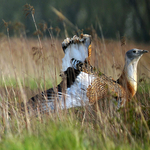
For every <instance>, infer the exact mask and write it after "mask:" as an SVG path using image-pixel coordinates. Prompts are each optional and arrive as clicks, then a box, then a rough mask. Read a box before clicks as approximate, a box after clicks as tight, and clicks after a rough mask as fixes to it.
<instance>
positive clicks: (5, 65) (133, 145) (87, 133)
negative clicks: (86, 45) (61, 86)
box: [0, 14, 150, 150]
mask: <svg viewBox="0 0 150 150" xmlns="http://www.w3.org/2000/svg"><path fill="white" fill-rule="evenodd" d="M32 15H33V14H32ZM33 17H34V16H33ZM35 26H36V24H35ZM20 34H21V33H20ZM20 37H21V38H10V37H9V36H8V35H7V36H3V37H2V38H1V39H0V53H1V55H0V70H1V75H0V89H1V90H0V149H1V150H3V149H4V150H5V149H7V150H11V149H12V150H17V149H18V150H21V149H22V150H24V149H33V150H34V149H36V150H38V149H39V150H40V149H57V150H58V149H81V150H82V149H83V150H84V149H92V150H93V149H104V150H105V149H112V150H113V149H118V150H119V149H125V150H127V149H128V150H130V149H132V150H133V149H149V146H150V144H149V142H150V130H149V129H150V93H149V91H150V84H149V78H150V73H149V70H150V69H149V67H150V65H149V63H148V62H149V58H150V54H146V55H144V56H143V57H142V58H141V60H140V62H139V65H138V78H139V81H140V82H139V83H138V85H139V86H138V92H137V94H136V96H135V97H134V98H133V99H132V101H131V102H129V103H128V104H127V107H125V108H122V109H121V110H119V111H117V112H111V110H110V109H106V110H104V111H100V112H98V113H97V114H95V112H93V111H92V108H86V107H85V108H73V109H70V110H68V111H60V112H59V113H56V114H55V113H53V114H51V113H50V114H40V113H39V114H38V115H37V116H34V115H33V114H28V112H22V111H21V107H20V104H21V102H23V103H26V102H27V101H28V99H29V98H30V97H32V96H34V95H35V94H36V93H38V92H40V91H43V90H45V89H48V88H51V87H53V86H55V85H57V84H58V83H59V82H60V81H61V78H60V77H59V73H60V70H61V59H62V58H63V56H64V54H63V50H62V49H61V42H62V40H58V39H54V38H53V37H51V39H48V38H47V37H46V38H43V39H42V40H41V39H40V37H39V36H38V41H37V40H35V39H28V38H26V37H22V36H21V35H20ZM7 38H8V39H7ZM39 43H40V44H39ZM134 47H137V48H142V49H150V46H149V45H145V44H139V43H134V42H131V43H130V42H127V45H124V46H121V44H120V41H113V40H105V42H104V39H103V40H101V39H98V38H94V39H93V42H92V65H93V66H95V67H96V68H98V69H99V70H101V71H102V72H103V73H105V74H106V75H108V76H112V77H113V78H114V79H117V78H118V76H119V75H120V73H121V71H122V69H123V64H124V54H125V52H126V51H127V50H129V49H132V48H134Z"/></svg>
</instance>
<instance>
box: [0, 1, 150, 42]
mask: <svg viewBox="0 0 150 150" xmlns="http://www.w3.org/2000/svg"><path fill="white" fill-rule="evenodd" d="M27 3H28V4H30V5H31V6H33V7H34V8H35V20H36V23H37V24H38V25H39V29H40V26H41V25H42V24H46V26H47V27H48V28H51V29H52V28H53V29H54V30H53V34H54V35H58V37H64V26H65V28H66V29H67V31H68V33H69V34H70V35H71V34H74V31H75V30H74V28H72V27H71V26H70V25H69V24H67V23H66V24H63V19H62V18H59V17H58V16H57V15H56V14H55V13H54V12H53V11H52V9H51V6H53V7H54V8H56V9H57V10H58V11H60V12H61V13H62V14H63V15H64V16H65V17H66V18H67V19H68V20H69V21H70V22H72V23H73V25H75V26H77V27H78V29H80V30H83V32H84V33H90V32H91V30H94V31H95V32H96V33H97V34H98V36H100V37H101V36H102V35H103V36H104V38H109V39H118V38H119V37H121V36H126V37H127V38H128V39H130V40H134V41H140V42H149V41H150V0H142V1H141V0H26V1H24V0H0V32H1V33H6V29H5V26H4V22H3V20H2V19H4V20H5V21H6V22H9V32H10V35H11V36H12V35H13V36H14V35H15V36H17V32H18V31H17V30H18V28H20V29H19V32H21V28H24V29H25V33H26V35H27V36H28V37H31V36H33V33H34V32H35V27H34V24H33V20H32V17H31V15H28V16H26V13H24V11H23V9H24V5H25V4H27ZM19 22H20V23H19ZM59 29H60V30H59ZM44 35H48V30H46V31H44Z"/></svg>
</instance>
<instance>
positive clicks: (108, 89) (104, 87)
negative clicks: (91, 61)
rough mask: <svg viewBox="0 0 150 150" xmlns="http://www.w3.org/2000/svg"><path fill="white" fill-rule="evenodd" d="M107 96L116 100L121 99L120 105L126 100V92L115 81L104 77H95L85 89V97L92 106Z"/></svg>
mask: <svg viewBox="0 0 150 150" xmlns="http://www.w3.org/2000/svg"><path fill="white" fill-rule="evenodd" d="M108 96H110V97H112V98H115V99H116V100H119V99H121V100H122V101H121V102H120V105H122V104H124V100H126V91H125V90H124V89H123V87H122V86H121V85H119V84H118V83H116V81H114V80H113V79H111V78H109V77H107V76H105V75H101V76H100V77H97V78H96V79H95V80H94V82H92V84H91V85H89V87H88V88H87V97H88V98H89V102H90V104H94V103H96V101H98V100H101V99H104V98H106V97H108Z"/></svg>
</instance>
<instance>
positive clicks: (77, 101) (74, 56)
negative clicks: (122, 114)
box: [30, 34, 148, 111]
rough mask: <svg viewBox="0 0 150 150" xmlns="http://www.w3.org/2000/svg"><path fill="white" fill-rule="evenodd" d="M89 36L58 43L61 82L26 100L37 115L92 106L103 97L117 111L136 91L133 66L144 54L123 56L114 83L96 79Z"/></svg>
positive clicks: (142, 51) (134, 52) (135, 77)
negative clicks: (114, 104) (61, 52)
mask: <svg viewBox="0 0 150 150" xmlns="http://www.w3.org/2000/svg"><path fill="white" fill-rule="evenodd" d="M90 44H91V36H90V35H87V34H84V35H82V36H81V37H77V36H74V37H73V38H71V39H70V38H67V39H65V40H64V41H63V42H62V48H63V50H64V53H65V56H64V58H63V59H62V71H63V75H62V82H61V83H60V84H59V85H57V87H56V88H51V89H49V90H47V91H45V92H42V93H41V94H38V95H36V96H34V97H32V98H31V99H30V103H32V105H33V107H37V106H38V107H39V108H40V110H41V111H47V110H52V111H53V110H58V109H65V108H66V109H69V108H72V107H78V106H85V105H89V104H91V105H92V104H95V103H96V102H97V101H100V100H102V99H104V98H105V97H107V94H108V93H109V94H110V95H111V97H112V99H115V100H116V101H117V102H118V108H119V107H121V106H123V105H124V104H125V102H126V101H127V100H128V99H129V98H131V97H133V96H134V95H135V93H136V91H137V64H138V61H139V59H140V58H141V56H142V55H143V54H144V53H147V52H148V51H146V50H139V49H136V48H134V49H132V50H129V51H128V52H126V55H125V66H124V70H123V72H122V75H121V76H120V78H119V79H118V80H117V81H114V80H113V79H111V78H109V77H107V76H106V75H104V74H102V75H101V76H97V75H95V74H94V73H93V72H92V66H91V65H90V54H91V48H89V46H90Z"/></svg>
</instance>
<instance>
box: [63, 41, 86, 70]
mask: <svg viewBox="0 0 150 150" xmlns="http://www.w3.org/2000/svg"><path fill="white" fill-rule="evenodd" d="M87 57H88V48H87V47H86V46H85V45H84V44H82V43H77V44H70V45H69V46H68V47H67V49H66V50H65V56H64V58H63V59H62V71H66V70H67V68H68V67H72V64H71V59H72V58H74V59H76V60H80V61H81V62H84V61H85V59H86V58H87Z"/></svg>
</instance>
